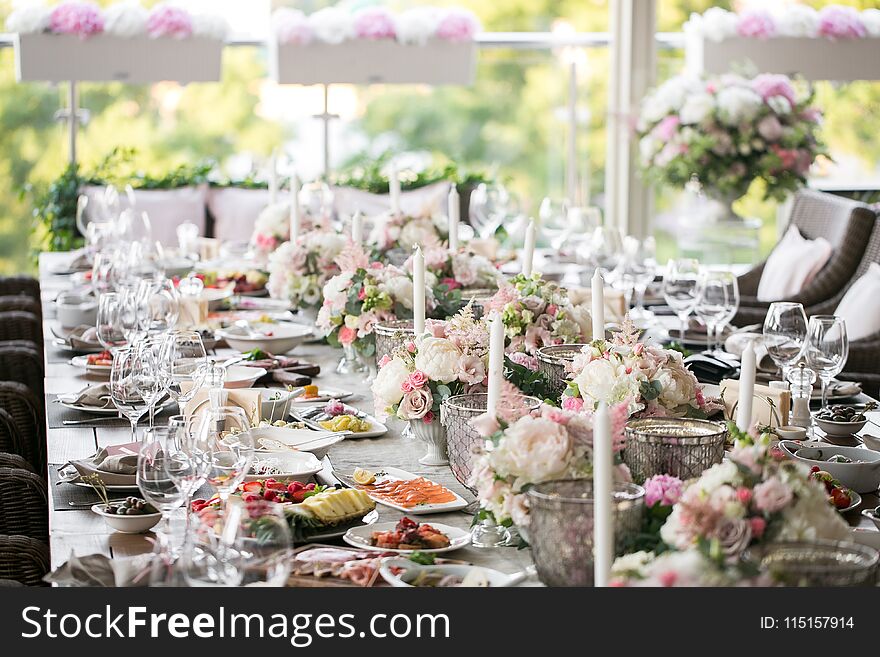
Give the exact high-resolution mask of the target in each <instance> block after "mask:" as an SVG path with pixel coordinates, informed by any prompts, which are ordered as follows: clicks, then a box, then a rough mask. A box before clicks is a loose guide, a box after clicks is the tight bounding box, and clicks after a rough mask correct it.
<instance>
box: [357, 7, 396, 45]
mask: <svg viewBox="0 0 880 657" xmlns="http://www.w3.org/2000/svg"><path fill="white" fill-rule="evenodd" d="M354 34H355V36H356V37H358V38H359V39H371V40H379V39H394V38H396V37H397V27H396V25H395V22H394V16H392V15H391V12H390V11H388V10H387V9H385V8H384V7H368V8H366V9H362V10H361V11H359V12H358V13H357V14H355V16H354Z"/></svg>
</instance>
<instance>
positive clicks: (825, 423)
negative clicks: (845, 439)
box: [813, 417, 868, 437]
mask: <svg viewBox="0 0 880 657" xmlns="http://www.w3.org/2000/svg"><path fill="white" fill-rule="evenodd" d="M813 419H814V420H816V424H818V425H819V428H820V429H822V431H824V432H825V433H827V434H828V435H829V436H835V437H838V436H851V435H853V434H856V433H858V432H859V431H861V430H862V429H863V428H864V427H865V425H866V424H867V423H868V420H867V419H864V420H862V421H861V422H835V421H834V420H823V419H822V418H818V417H816V418H813Z"/></svg>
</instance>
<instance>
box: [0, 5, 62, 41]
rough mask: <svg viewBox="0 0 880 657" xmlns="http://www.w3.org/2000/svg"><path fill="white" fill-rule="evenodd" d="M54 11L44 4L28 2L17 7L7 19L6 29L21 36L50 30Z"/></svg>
mask: <svg viewBox="0 0 880 657" xmlns="http://www.w3.org/2000/svg"><path fill="white" fill-rule="evenodd" d="M51 15H52V10H51V9H49V8H48V7H46V6H45V5H44V4H43V3H42V2H28V3H26V4H22V5H20V6H18V7H16V8H15V9H14V10H13V11H12V13H11V14H9V16H8V17H7V18H6V29H7V30H9V31H10V32H17V33H19V34H38V33H40V32H45V31H46V30H48V29H49V17H50V16H51Z"/></svg>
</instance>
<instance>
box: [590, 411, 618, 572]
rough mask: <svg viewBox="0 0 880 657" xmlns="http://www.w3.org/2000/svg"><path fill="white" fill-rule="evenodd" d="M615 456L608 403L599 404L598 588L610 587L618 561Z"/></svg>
mask: <svg viewBox="0 0 880 657" xmlns="http://www.w3.org/2000/svg"><path fill="white" fill-rule="evenodd" d="M613 468H614V455H613V450H612V445H611V421H610V419H609V418H608V408H607V407H606V406H605V402H599V408H597V409H596V415H595V417H594V418H593V559H594V562H593V579H594V586H608V580H609V578H610V575H611V563H612V562H613V561H614V509H613V504H614V498H613V491H612V485H613V484H612V481H613Z"/></svg>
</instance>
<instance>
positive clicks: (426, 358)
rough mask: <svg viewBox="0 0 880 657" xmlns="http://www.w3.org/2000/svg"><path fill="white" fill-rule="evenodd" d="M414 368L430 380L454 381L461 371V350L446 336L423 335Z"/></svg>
mask: <svg viewBox="0 0 880 657" xmlns="http://www.w3.org/2000/svg"><path fill="white" fill-rule="evenodd" d="M416 369H417V370H421V371H422V372H424V373H425V374H426V375H427V376H428V378H429V379H431V380H432V381H439V382H440V383H449V382H451V381H455V380H456V379H457V378H458V375H459V372H461V350H460V349H459V348H458V347H456V346H455V345H454V344H453V343H452V342H451V341H449V340H447V339H446V338H435V337H431V336H424V337H422V338H421V339H420V340H419V345H418V352H417V353H416Z"/></svg>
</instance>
